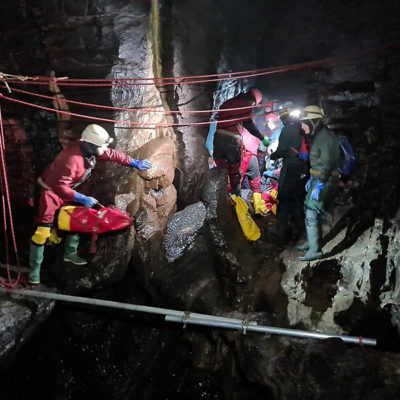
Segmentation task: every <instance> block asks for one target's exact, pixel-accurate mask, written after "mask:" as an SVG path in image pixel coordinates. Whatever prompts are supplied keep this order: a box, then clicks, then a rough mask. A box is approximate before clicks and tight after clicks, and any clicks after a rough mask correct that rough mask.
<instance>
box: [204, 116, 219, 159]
mask: <svg viewBox="0 0 400 400" xmlns="http://www.w3.org/2000/svg"><path fill="white" fill-rule="evenodd" d="M216 130H217V123H216V122H213V123H211V124H210V128H209V129H208V135H207V139H206V147H207V149H208V153H209V154H210V157H212V156H213V150H214V135H215V131H216Z"/></svg>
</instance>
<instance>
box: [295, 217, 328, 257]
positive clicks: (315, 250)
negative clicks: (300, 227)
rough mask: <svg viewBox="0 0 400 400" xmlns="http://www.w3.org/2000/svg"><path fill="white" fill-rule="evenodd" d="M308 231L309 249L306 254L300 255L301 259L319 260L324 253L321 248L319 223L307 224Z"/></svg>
mask: <svg viewBox="0 0 400 400" xmlns="http://www.w3.org/2000/svg"><path fill="white" fill-rule="evenodd" d="M306 232H307V242H308V246H309V248H308V251H307V252H306V254H304V256H302V257H299V260H300V261H312V260H318V259H320V258H322V256H323V255H324V253H322V251H321V249H320V248H319V227H318V224H317V225H311V226H310V225H307V226H306ZM299 247H300V246H299Z"/></svg>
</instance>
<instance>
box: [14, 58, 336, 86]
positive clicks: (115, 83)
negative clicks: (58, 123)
mask: <svg viewBox="0 0 400 400" xmlns="http://www.w3.org/2000/svg"><path fill="white" fill-rule="evenodd" d="M330 60H331V59H327V60H321V61H314V62H310V63H307V65H297V64H295V65H292V66H288V67H279V68H275V69H271V70H268V71H263V72H258V73H251V74H247V75H240V76H235V77H234V78H233V79H244V78H254V77H257V76H264V75H271V74H277V73H280V72H287V71H295V70H298V69H303V68H307V67H310V66H317V65H323V64H325V63H328V62H330ZM230 79H232V77H230V76H228V77H226V78H213V79H199V80H189V81H185V80H182V81H178V78H175V81H172V82H163V83H157V82H145V83H139V82H135V83H128V82H130V81H131V79H129V80H127V81H125V82H124V83H120V81H118V80H112V81H111V82H108V83H71V82H65V80H57V85H58V86H72V87H76V86H77V87H109V86H116V87H130V86H156V87H162V86H174V85H191V84H196V83H210V82H220V81H227V80H230ZM48 82H49V81H47V82H46V81H43V80H37V81H28V80H26V81H19V80H15V81H14V80H13V81H12V83H17V84H19V85H48ZM100 82H101V81H100Z"/></svg>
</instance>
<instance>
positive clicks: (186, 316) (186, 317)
mask: <svg viewBox="0 0 400 400" xmlns="http://www.w3.org/2000/svg"><path fill="white" fill-rule="evenodd" d="M189 320H190V311H185V312H184V313H183V315H182V323H183V329H186V325H187V323H188V322H189Z"/></svg>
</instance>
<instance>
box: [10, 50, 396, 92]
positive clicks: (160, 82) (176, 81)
mask: <svg viewBox="0 0 400 400" xmlns="http://www.w3.org/2000/svg"><path fill="white" fill-rule="evenodd" d="M393 46H398V43H389V44H385V45H382V46H377V47H374V48H369V49H365V50H361V51H359V52H356V53H353V54H350V55H347V56H342V57H330V58H326V59H321V60H315V61H306V62H303V63H298V64H289V65H286V66H281V67H270V68H262V69H253V70H247V71H241V72H225V73H220V74H208V75H191V76H179V77H165V78H124V79H116V78H115V79H68V78H66V79H57V78H53V77H34V78H31V79H33V81H32V80H29V79H27V80H23V81H21V80H16V79H17V78H12V79H11V78H10V79H3V80H8V81H9V82H13V83H17V84H33V85H47V84H48V83H49V82H57V84H58V85H62V86H82V87H99V86H143V85H155V86H169V85H186V84H194V83H208V82H217V81H226V80H229V79H245V78H252V77H257V76H263V75H270V74H275V73H280V72H287V71H294V70H299V69H304V68H310V67H317V66H323V65H333V64H337V63H340V62H345V61H346V60H347V59H351V58H355V57H358V56H361V55H363V54H368V53H372V52H376V51H379V50H383V49H385V48H390V47H393ZM218 77H219V78H218ZM204 78H212V79H204ZM185 79H189V80H188V81H186V80H185ZM75 82H79V83H75ZM82 82H91V83H82ZM100 82H107V83H100ZM120 82H125V83H120ZM132 82H134V83H132Z"/></svg>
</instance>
